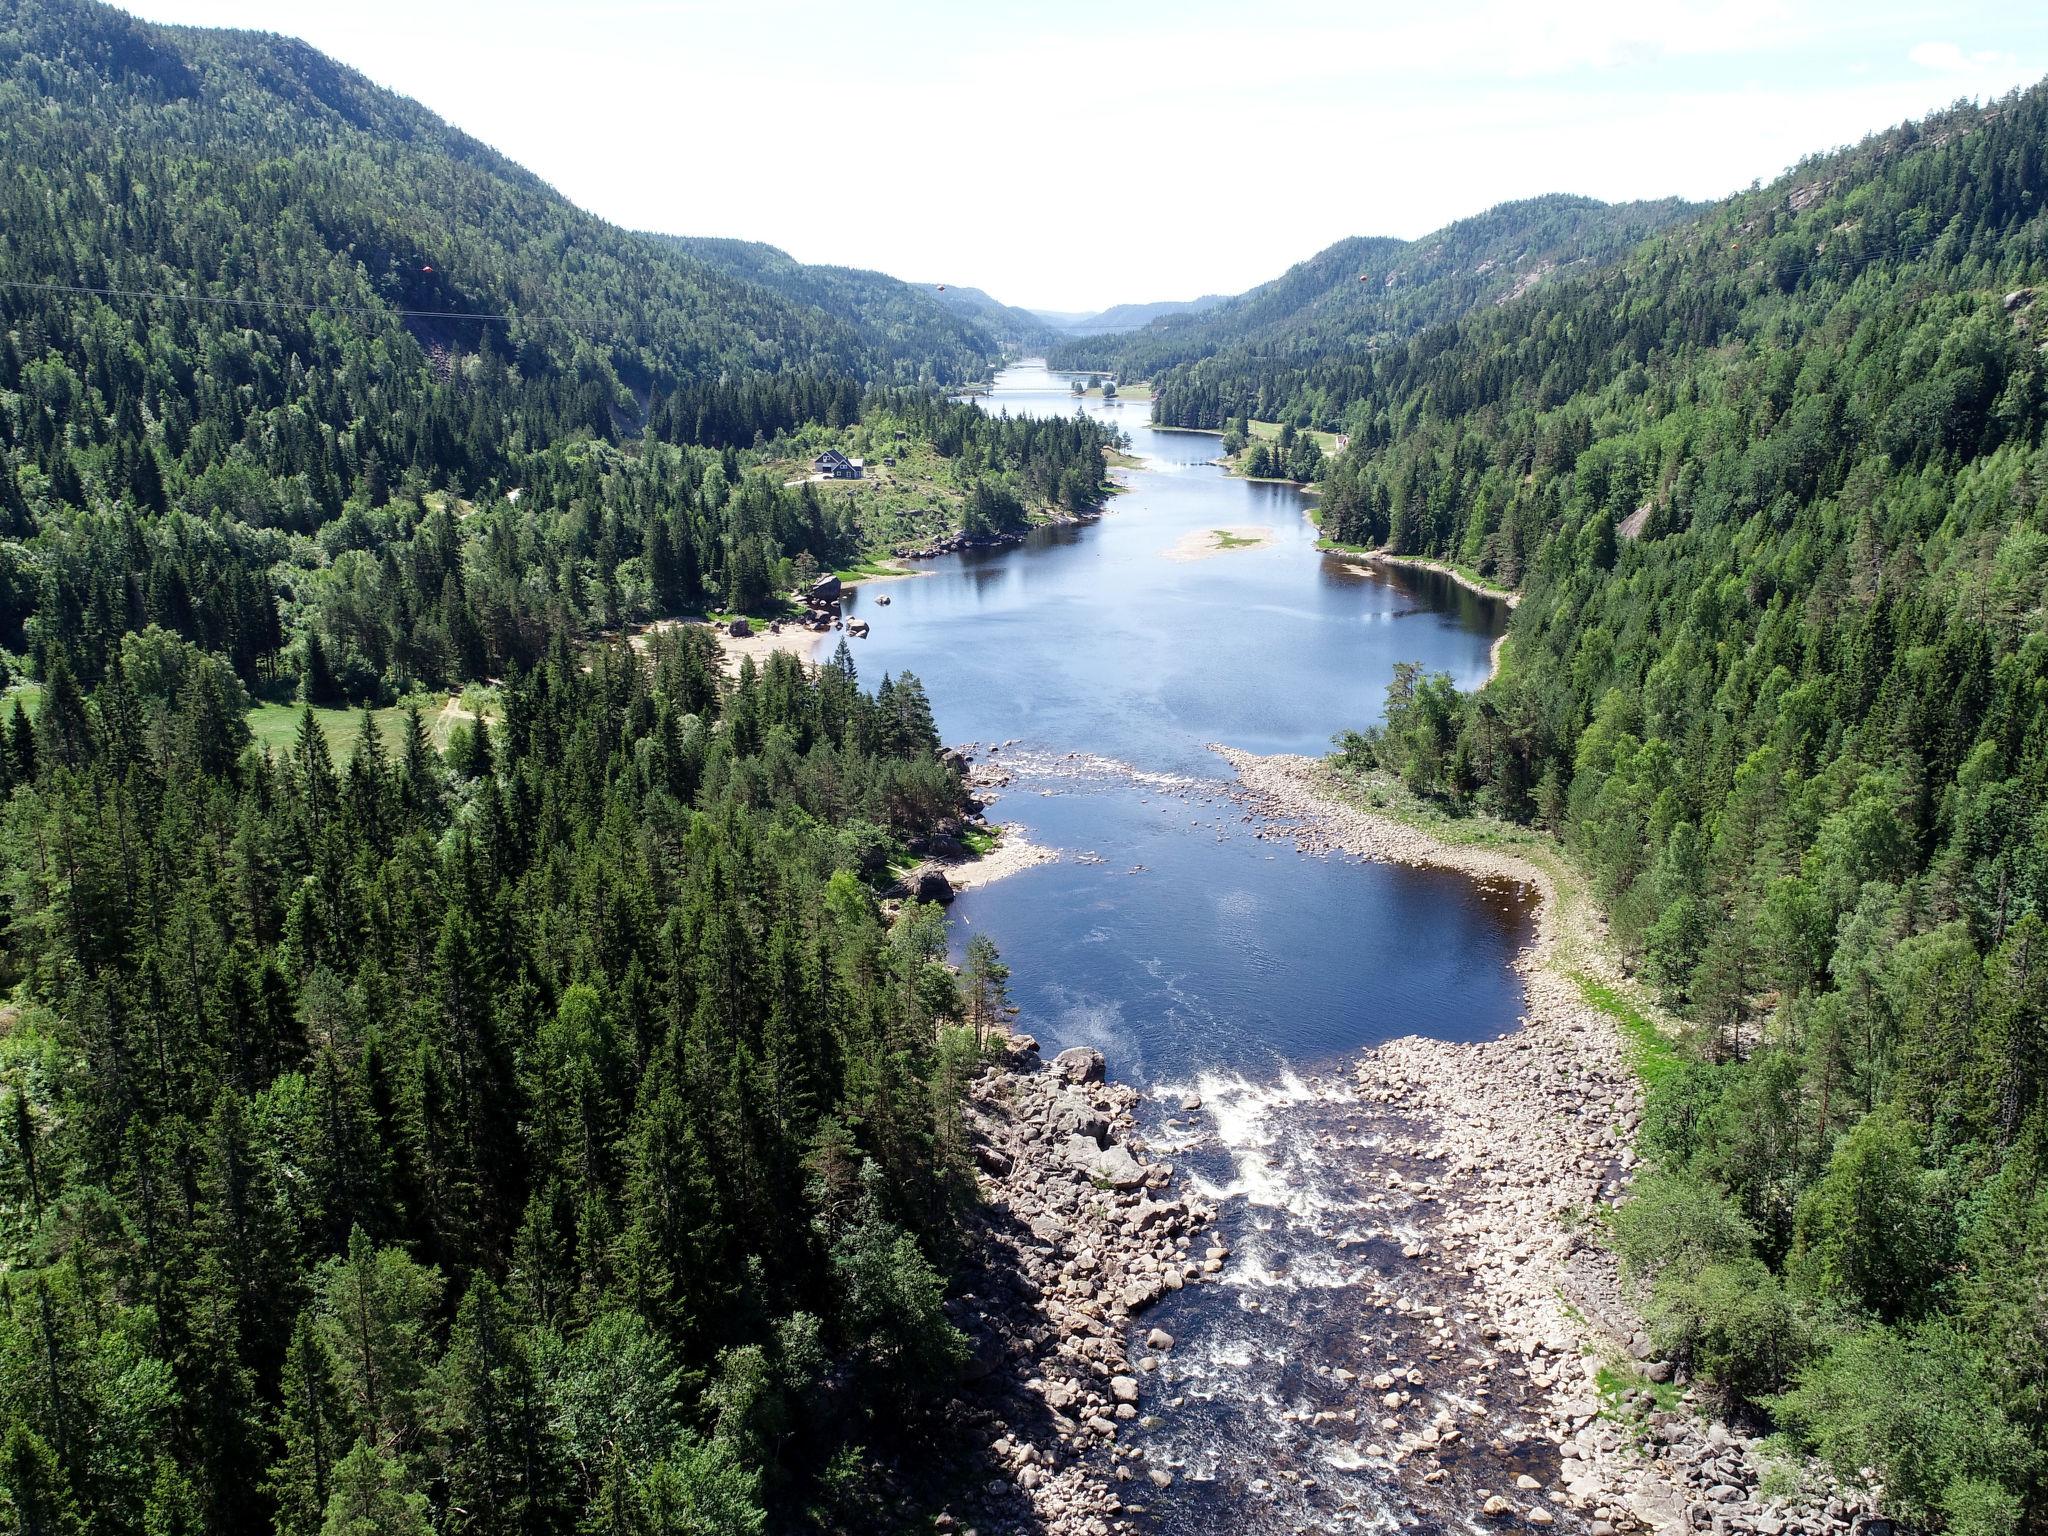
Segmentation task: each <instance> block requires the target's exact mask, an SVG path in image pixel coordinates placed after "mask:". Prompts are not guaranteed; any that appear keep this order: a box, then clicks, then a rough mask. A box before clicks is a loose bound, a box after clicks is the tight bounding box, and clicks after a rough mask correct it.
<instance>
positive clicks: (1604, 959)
mask: <svg viewBox="0 0 2048 1536" xmlns="http://www.w3.org/2000/svg"><path fill="white" fill-rule="evenodd" d="M1218 750H1219V752H1220V753H1221V755H1223V756H1224V757H1225V758H1226V759H1227V760H1228V761H1229V762H1230V763H1231V765H1232V767H1234V768H1235V769H1236V770H1237V772H1238V776H1239V782H1240V785H1241V787H1242V793H1243V796H1244V798H1245V800H1246V802H1247V804H1248V807H1249V809H1250V811H1251V813H1252V814H1253V815H1254V816H1257V817H1261V818H1265V819H1267V820H1269V821H1270V822H1272V823H1273V824H1274V835H1280V836H1287V837H1291V838H1292V840H1293V841H1294V842H1295V843H1296V844H1297V845H1298V846H1299V847H1300V848H1301V850H1302V851H1303V852H1306V853H1310V854H1332V853H1343V854H1352V855H1357V856H1362V857H1367V858H1374V859H1388V860H1395V861H1398V862H1403V863H1413V864H1434V865H1441V866H1448V867H1451V868H1456V869H1461V870H1464V871H1466V872H1467V873H1470V874H1474V875H1476V876H1479V877H1481V878H1486V879H1496V880H1512V881H1520V882H1523V883H1526V884H1529V885H1532V886H1534V887H1535V888H1536V889H1537V890H1538V892H1539V893H1540V897H1541V904H1540V906H1539V908H1538V915H1537V921H1536V931H1535V933H1534V935H1533V937H1532V940H1531V942H1530V943H1529V945H1528V947H1527V948H1526V949H1525V950H1524V952H1523V954H1522V956H1521V958H1520V960H1519V961H1518V964H1517V968H1518V969H1519V970H1520V971H1521V973H1522V976H1523V978H1524V985H1525V992H1526V997H1527V1004H1528V1013H1527V1015H1526V1016H1525V1017H1524V1019H1523V1020H1522V1027H1521V1028H1520V1029H1518V1030H1516V1031H1515V1032H1513V1033H1511V1034H1509V1035H1506V1036H1503V1037H1502V1038H1500V1039H1497V1040H1492V1041H1485V1042H1480V1043H1476V1044H1457V1043H1451V1042H1446V1041H1440V1040H1426V1039H1420V1038H1413V1037H1411V1038H1407V1039H1402V1040H1397V1041H1393V1042H1390V1043H1389V1044H1387V1045H1384V1046H1381V1047H1379V1048H1378V1049H1376V1050H1373V1051H1370V1052H1367V1053H1366V1054H1365V1055H1364V1056H1363V1058H1362V1059H1361V1060H1360V1061H1359V1062H1358V1063H1357V1064H1356V1067H1355V1069H1354V1072H1353V1074H1352V1081H1351V1084H1350V1089H1351V1093H1352V1095H1353V1096H1354V1097H1355V1100H1356V1101H1357V1102H1358V1104H1359V1105H1360V1106H1361V1108H1362V1109H1363V1110H1365V1112H1366V1113H1368V1114H1370V1115H1371V1116H1372V1117H1373V1119H1374V1121H1375V1122H1376V1123H1377V1124H1378V1125H1380V1127H1381V1136H1382V1140H1381V1145H1382V1147H1383V1148H1384V1151H1385V1152H1386V1153H1387V1154H1388V1155H1389V1157H1390V1162H1391V1163H1392V1165H1393V1166H1392V1169H1391V1171H1390V1172H1389V1174H1388V1176H1387V1178H1388V1188H1389V1190H1390V1191H1392V1192H1393V1194H1394V1197H1395V1198H1396V1199H1397V1200H1398V1203H1399V1205H1400V1207H1401V1214H1402V1217H1403V1220H1404V1224H1405V1231H1406V1237H1405V1245H1404V1247H1403V1248H1402V1250H1401V1251H1402V1256H1403V1258H1404V1259H1406V1260H1408V1261H1410V1262H1411V1263H1412V1264H1413V1266H1414V1267H1413V1269H1412V1271H1411V1272H1410V1273H1408V1274H1407V1275H1404V1276H1403V1279H1402V1285H1401V1287H1400V1289H1401V1296H1400V1297H1399V1302H1400V1303H1401V1304H1402V1310H1404V1311H1412V1310H1414V1309H1416V1308H1418V1307H1419V1308H1421V1309H1422V1310H1423V1311H1424V1312H1425V1313H1427V1314H1429V1315H1431V1316H1432V1317H1434V1318H1436V1319H1437V1320H1438V1321H1437V1322H1436V1323H1435V1324H1434V1337H1433V1339H1432V1340H1431V1342H1432V1343H1433V1345H1434V1349H1433V1352H1432V1354H1431V1355H1430V1358H1431V1359H1433V1360H1445V1361H1449V1360H1457V1361H1459V1362H1460V1370H1459V1379H1458V1380H1457V1381H1456V1382H1455V1383H1454V1384H1453V1385H1454V1388H1455V1390H1451V1391H1448V1392H1445V1393H1441V1394H1439V1395H1438V1396H1437V1398H1436V1399H1435V1401H1434V1404H1433V1405H1431V1406H1429V1407H1428V1410H1427V1412H1426V1413H1425V1411H1424V1407H1423V1405H1420V1404H1416V1405H1413V1406H1411V1400H1410V1398H1409V1396H1408V1394H1406V1393H1405V1392H1402V1391H1398V1390H1390V1391H1389V1392H1388V1393H1386V1394H1385V1397H1386V1401H1385V1403H1384V1405H1383V1406H1384V1407H1385V1408H1386V1409H1387V1410H1389V1412H1388V1414H1387V1416H1386V1417H1385V1418H1383V1419H1381V1420H1380V1422H1379V1425H1378V1428H1379V1431H1380V1437H1379V1438H1380V1442H1381V1443H1375V1444H1374V1445H1372V1446H1369V1447H1367V1448H1366V1449H1367V1451H1368V1453H1378V1457H1384V1458H1386V1459H1388V1460H1389V1461H1390V1462H1391V1463H1393V1464H1395V1465H1397V1466H1400V1465H1406V1466H1409V1467H1411V1468H1412V1467H1414V1466H1416V1464H1417V1463H1421V1464H1422V1465H1423V1466H1424V1467H1425V1468H1426V1470H1424V1471H1423V1472H1422V1481H1424V1482H1425V1483H1428V1482H1431V1481H1434V1480H1435V1478H1436V1477H1439V1476H1443V1475H1445V1468H1444V1465H1443V1458H1442V1451H1443V1449H1444V1447H1445V1446H1447V1445H1450V1444H1455V1443H1456V1442H1457V1440H1458V1438H1459V1435H1460V1430H1461V1428H1462V1430H1463V1431H1464V1432H1465V1434H1466V1436H1467V1437H1468V1438H1469V1437H1471V1436H1473V1435H1475V1434H1478V1433H1484V1432H1486V1431H1487V1430H1488V1429H1489V1427H1492V1426H1497V1425H1498V1424H1499V1422H1500V1415H1499V1412H1498V1410H1497V1409H1495V1408H1494V1407H1493V1406H1492V1405H1491V1404H1489V1402H1488V1401H1487V1399H1488V1398H1489V1397H1501V1396H1505V1395H1508V1394H1510V1393H1511V1394H1513V1396H1514V1397H1515V1399H1516V1404H1515V1411H1514V1415H1513V1417H1514V1418H1516V1419H1517V1420H1520V1421H1525V1422H1526V1424H1527V1426H1528V1427H1529V1429H1531V1430H1532V1431H1533V1432H1534V1435H1535V1436H1536V1437H1540V1438H1541V1439H1542V1440H1544V1441H1547V1442H1548V1443H1549V1445H1551V1446H1552V1447H1554V1449H1555V1453H1556V1455H1555V1460H1554V1462H1553V1461H1551V1460H1550V1458H1544V1459H1543V1463H1544V1464H1543V1465H1542V1466H1540V1467H1537V1466H1534V1465H1533V1464H1532V1468H1531V1470H1530V1471H1528V1472H1523V1473H1521V1474H1519V1475H1517V1476H1516V1477H1515V1478H1514V1479H1513V1486H1512V1487H1500V1488H1487V1489H1475V1490H1472V1492H1471V1497H1472V1498H1473V1499H1474V1500H1475V1501H1476V1502H1477V1503H1478V1508H1477V1509H1475V1510H1472V1511H1470V1513H1475V1514H1481V1515H1484V1516H1486V1517H1488V1518H1490V1519H1492V1520H1496V1521H1500V1522H1504V1523H1517V1522H1519V1523H1524V1524H1528V1525H1534V1526H1538V1527H1542V1526H1549V1525H1558V1524H1569V1525H1574V1526H1579V1527H1581V1528H1583V1529H1586V1530H1588V1531H1589V1532H1591V1533H1592V1536H1614V1533H1616V1532H1620V1531H1628V1530H1653V1531H1673V1530H1676V1531H1693V1530H1697V1531H1711V1532H1714V1533H1716V1536H1720V1533H1724V1532H1725V1533H1754V1536H1806V1533H1813V1536H1841V1533H1848V1532H1851V1531H1857V1532H1869V1533H1872V1536H1876V1533H1878V1532H1880V1531H1886V1532H1888V1529H1889V1528H1888V1527H1887V1526H1886V1524H1885V1522H1883V1521H1881V1520H1879V1519H1877V1518H1876V1517H1875V1515H1874V1514H1872V1512H1871V1511H1870V1509H1869V1507H1868V1505H1867V1504H1866V1503H1864V1502H1862V1501H1860V1500H1857V1499H1851V1498H1848V1497H1845V1496H1843V1495H1841V1494H1840V1493H1838V1492H1836V1491H1834V1490H1831V1489H1829V1488H1828V1487H1827V1486H1826V1484H1825V1480H1824V1479H1822V1478H1821V1477H1819V1476H1818V1475H1817V1473H1816V1471H1815V1469H1812V1468H1800V1467H1785V1466H1780V1467H1775V1468H1774V1467H1771V1466H1768V1465H1766V1462H1765V1458H1764V1457H1763V1456H1762V1454H1761V1452H1760V1450H1759V1447H1758V1446H1757V1444H1756V1443H1755V1442H1754V1441H1752V1440H1749V1439H1747V1438H1745V1437H1744V1436H1742V1435H1740V1434H1738V1433H1735V1432H1733V1431H1731V1430H1729V1429H1728V1428H1727V1427H1726V1426H1724V1425H1721V1424H1719V1423H1711V1424H1710V1423H1707V1422H1705V1421H1704V1420H1703V1419H1702V1418H1701V1417H1700V1416H1699V1415H1698V1414H1696V1413H1695V1412H1694V1411H1693V1408H1694V1398H1693V1394H1692V1392H1691V1391H1690V1390H1689V1389H1687V1388H1686V1387H1685V1385H1684V1383H1683V1382H1682V1381H1680V1380H1675V1379H1674V1377H1675V1375H1676V1374H1677V1373H1676V1372H1675V1371H1674V1368H1673V1365H1672V1363H1671V1362H1669V1361H1662V1360H1655V1359H1652V1358H1650V1354H1651V1349H1650V1341H1649V1338H1648V1336H1647V1334H1646V1333H1645V1332H1644V1331H1643V1327H1642V1323H1641V1320H1640V1318H1639V1317H1638V1316H1637V1314H1636V1311H1635V1307H1634V1304H1633V1298H1632V1297H1631V1296H1630V1295H1628V1294H1627V1292H1626V1290H1625V1288H1624V1286H1623V1284H1622V1282H1621V1280H1620V1277H1619V1276H1618V1274H1617V1272H1616V1267H1615V1263H1614V1260H1613V1257H1612V1255H1611V1254H1610V1253H1608V1252H1607V1250H1606V1249H1605V1248H1604V1247H1603V1246H1602V1245H1601V1243H1600V1242H1599V1241H1598V1239H1597V1230H1598V1229H1597V1225H1596V1217H1597V1213H1598V1211H1599V1209H1600V1207H1602V1206H1604V1205H1608V1204H1611V1203H1613V1202H1615V1201H1617V1200H1620V1199H1624V1198H1626V1195H1627V1190H1628V1185H1629V1182H1630V1179H1631V1176H1632V1173H1633V1169H1634V1164H1635V1152H1634V1133H1635V1129H1636V1126H1637V1123H1638V1119H1639V1117H1640V1114H1641V1108H1642V1103H1641V1089H1640V1084H1639V1081H1638V1078H1637V1076H1636V1073H1635V1072H1634V1070H1633V1068H1632V1065H1631V1062H1630V1059H1629V1054H1628V1046H1627V1044H1626V1042H1625V1041H1624V1040H1623V1038H1622V1036H1621V1034H1620V1032H1619V1030H1618V1029H1617V1028H1616V1026H1615V1024H1614V1022H1613V1021H1612V1019H1610V1018H1609V1016H1608V1015H1607V1014H1605V1013H1604V1012H1602V1011H1601V1010H1599V1009H1598V1008H1595V1007H1593V1006H1592V1005H1591V1004H1590V1003H1588V1002H1587V1001H1586V998H1585V996H1584V993H1583V990H1582V988H1581V986H1580V983H1579V979H1578V978H1579V977H1580V976H1583V975H1591V976H1593V977H1595V978H1597V979H1600V980H1603V981H1605V982H1608V983H1610V984H1612V983H1613V982H1614V981H1616V980H1617V979H1618V978H1617V977H1616V976H1615V975H1614V973H1613V967H1612V963H1611V960H1610V959H1609V958H1608V953H1607V951H1606V948H1605V946H1604V944H1603V943H1602V935H1601V933H1600V931H1599V920H1598V917H1597V914H1596V913H1594V912H1593V911H1592V910H1591V904H1590V903H1589V902H1584V901H1580V902H1577V903H1574V904H1573V905H1571V906H1569V907H1568V906H1567V905H1566V904H1565V903H1564V902H1562V901H1561V900H1560V896H1559V892H1558V891H1557V890H1556V888H1555V884H1554V882H1553V881H1552V880H1551V879H1550V878H1549V876H1548V875H1547V874H1546V873H1545V872H1544V871H1543V870H1542V869H1541V868H1539V867H1537V866H1536V865H1534V864H1531V863H1528V862H1526V861H1524V860H1521V859H1518V858H1516V857H1515V856H1514V855H1513V854H1511V853H1507V852H1504V851H1501V850H1496V849H1486V848H1463V847H1457V846H1452V845H1448V844H1445V843H1442V842H1440V841H1439V840H1438V839H1436V838H1433V837H1431V836H1430V835H1429V834H1428V833H1426V832H1423V831H1420V830H1418V829H1417V828H1414V827H1411V826H1408V825H1406V824H1404V823H1401V822H1397V821H1394V820H1392V819H1391V818H1388V817H1384V816H1377V815H1374V814H1372V813H1371V812H1369V811H1366V810H1364V809H1362V808H1360V807H1358V806H1356V805H1354V804H1352V803H1350V802H1349V801H1347V800H1346V799H1344V798H1343V797H1342V795H1341V793H1340V791H1339V787H1338V785H1337V783H1336V781H1335V780H1334V778H1333V777H1332V775H1331V772H1330V770H1329V768H1328V767H1327V766H1326V765H1325V764H1322V763H1320V762H1316V761H1314V760H1312V759H1308V758H1261V757H1256V756H1253V755H1251V754H1246V753H1240V752H1235V751H1231V750H1229V749H1224V748H1219V749H1218ZM1452 1320H1455V1321H1456V1324H1457V1326H1455V1327H1453V1326H1452ZM1396 1374H1398V1373H1396ZM1390 1379H1393V1377H1390ZM1396 1385H1397V1386H1398V1382H1396ZM1461 1417H1462V1418H1464V1420H1465V1422H1464V1423H1463V1424H1462V1425H1461V1423H1460V1420H1461ZM1425 1419H1426V1422H1424V1420H1425ZM1375 1459H1377V1458H1375ZM1539 1471H1540V1472H1541V1473H1542V1474H1543V1475H1536V1474H1537V1472H1539ZM1767 1490H1768V1491H1767Z"/></svg>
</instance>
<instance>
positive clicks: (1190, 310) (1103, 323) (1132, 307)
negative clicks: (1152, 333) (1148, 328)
mask: <svg viewBox="0 0 2048 1536" xmlns="http://www.w3.org/2000/svg"><path fill="white" fill-rule="evenodd" d="M1229 301H1230V296H1229V295H1228V294H1222V293H1205V294H1203V295H1202V297H1200V298H1199V299H1163V300H1160V301H1158V302H1156V303H1152V304H1112V305H1110V307H1109V308H1108V309H1102V310H1096V311H1095V312H1093V313H1092V314H1075V313H1071V312H1065V311H1059V310H1050V309H1039V310H1033V311H1032V313H1033V314H1035V315H1037V316H1039V318H1041V319H1043V320H1044V321H1046V322H1047V323H1048V324H1049V325H1051V326H1052V327H1053V328H1054V329H1056V330H1061V331H1065V332H1067V333H1068V334H1069V335H1073V336H1103V335H1111V334H1115V333H1119V332H1123V331H1135V330H1136V329H1137V328H1138V327H1139V326H1141V325H1146V324H1149V323H1150V322H1151V321H1154V320H1158V319H1161V318H1162V317H1164V316H1167V315H1192V314H1200V313H1201V312H1202V311H1204V310H1210V309H1214V308H1215V307H1216V306H1217V305H1219V304H1226V303H1228V302H1229Z"/></svg>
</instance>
